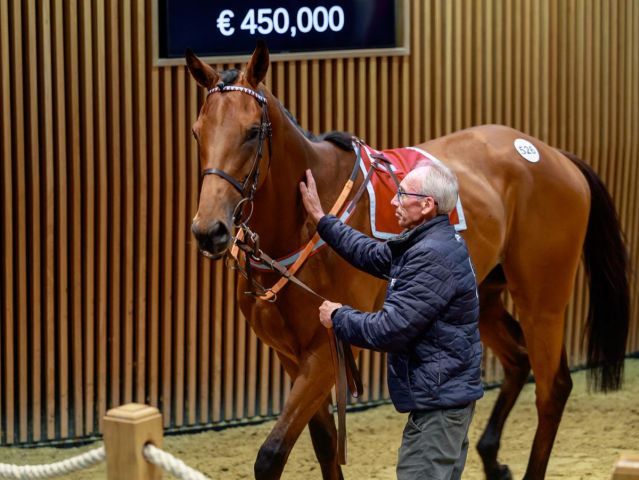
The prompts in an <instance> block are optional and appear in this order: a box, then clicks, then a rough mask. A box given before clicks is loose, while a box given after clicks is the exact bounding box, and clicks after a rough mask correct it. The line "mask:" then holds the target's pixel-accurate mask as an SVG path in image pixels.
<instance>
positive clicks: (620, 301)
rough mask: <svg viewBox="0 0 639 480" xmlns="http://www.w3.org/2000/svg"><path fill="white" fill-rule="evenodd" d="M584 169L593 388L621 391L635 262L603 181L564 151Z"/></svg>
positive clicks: (590, 355)
mask: <svg viewBox="0 0 639 480" xmlns="http://www.w3.org/2000/svg"><path fill="white" fill-rule="evenodd" d="M561 153H562V154H563V155H565V156H566V157H568V158H569V159H570V160H571V161H572V162H573V163H574V164H575V165H576V166H577V168H579V170H580V171H581V173H582V174H583V175H584V177H586V180H587V181H588V185H589V186H590V193H591V205H590V215H589V218H588V230H587V232H586V240H585V242H584V266H585V267H586V273H587V274H588V277H589V280H590V308H589V310H588V319H587V323H586V330H585V332H584V335H587V336H588V360H587V362H588V363H587V367H588V368H589V378H588V380H589V382H588V384H589V386H593V385H594V389H595V390H596V391H603V392H608V391H613V390H618V389H619V388H621V385H622V382H623V364H624V358H625V353H626V339H627V336H628V322H629V316H630V315H629V314H630V290H629V286H628V283H629V282H628V277H629V275H630V259H629V254H628V250H627V249H626V245H625V242H624V237H623V233H622V231H621V225H620V224H619V217H618V215H617V210H616V209H615V205H614V203H613V201H612V198H611V197H610V194H609V193H608V190H607V189H606V186H605V185H604V183H603V181H602V180H601V178H599V177H598V176H597V174H596V173H595V171H594V170H593V169H592V168H591V167H590V166H589V165H588V164H587V163H586V162H584V161H583V160H581V159H579V158H578V157H577V156H576V155H574V154H572V153H570V152H564V151H562V152H561Z"/></svg>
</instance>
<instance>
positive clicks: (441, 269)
mask: <svg viewBox="0 0 639 480" xmlns="http://www.w3.org/2000/svg"><path fill="white" fill-rule="evenodd" d="M317 230H318V232H319V234H320V236H321V237H322V239H323V240H324V241H325V242H326V243H327V244H329V245H330V246H331V247H332V248H333V249H334V250H335V251H336V252H337V253H339V254H340V255H341V256H342V257H344V258H345V259H346V260H347V261H348V262H350V263H351V264H352V265H354V266H355V267H357V268H359V269H360V270H363V271H365V272H368V273H370V274H372V275H375V276H377V277H380V278H383V279H385V280H388V287H387V291H386V299H385V301H384V305H383V307H382V309H381V310H379V311H377V312H372V313H369V312H360V311H358V310H355V309H354V308H351V307H349V306H343V307H342V308H340V309H338V310H336V311H335V312H334V314H333V326H334V328H335V333H336V334H337V335H338V336H339V337H340V338H342V339H344V340H346V341H348V342H350V343H351V344H353V345H357V346H359V347H363V348H368V349H373V350H379V351H382V352H388V354H389V355H388V389H389V391H390V395H391V399H392V400H393V404H394V405H395V408H396V409H397V410H399V411H400V412H409V411H413V410H432V409H439V408H452V407H459V406H463V405H465V404H467V403H469V402H471V401H473V400H477V399H478V398H480V397H481V396H482V395H483V389H482V385H481V366H480V364H481V355H482V348H481V343H480V341H479V328H478V321H479V299H478V297H477V285H476V281H475V273H474V271H473V267H472V264H471V262H470V257H469V256H468V250H467V249H466V244H465V242H464V240H463V239H462V238H461V237H460V236H459V235H457V234H456V232H455V229H454V227H453V226H452V225H450V223H449V221H448V217H447V216H446V215H438V216H436V217H435V218H433V219H431V220H429V221H428V222H426V223H424V224H422V225H420V226H418V227H416V228H414V229H412V230H408V231H406V232H404V233H403V234H401V235H399V236H397V237H394V238H392V239H390V240H388V241H386V242H378V241H376V240H373V239H371V238H370V237H368V236H366V235H364V234H362V233H360V232H358V231H357V230H355V229H353V228H351V227H349V226H348V225H345V224H344V223H342V222H340V221H339V220H338V219H337V218H335V217H334V216H332V215H326V216H324V217H323V218H322V219H321V220H320V222H319V224H318V226H317Z"/></svg>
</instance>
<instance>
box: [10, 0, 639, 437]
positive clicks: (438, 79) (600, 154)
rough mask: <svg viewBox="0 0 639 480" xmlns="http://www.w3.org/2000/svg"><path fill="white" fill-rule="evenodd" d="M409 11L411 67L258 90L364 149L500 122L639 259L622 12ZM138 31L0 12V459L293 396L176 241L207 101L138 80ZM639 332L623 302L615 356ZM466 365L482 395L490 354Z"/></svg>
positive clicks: (583, 6)
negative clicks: (22, 448)
mask: <svg viewBox="0 0 639 480" xmlns="http://www.w3.org/2000/svg"><path fill="white" fill-rule="evenodd" d="M409 3H410V6H411V25H410V32H411V33H410V45H411V55H410V56H404V57H371V58H346V59H332V60H300V61H288V62H283V61H275V62H273V63H272V66H271V68H270V70H269V72H268V74H267V78H266V83H267V85H268V86H269V87H270V88H271V89H272V91H273V92H274V93H275V95H276V96H278V98H279V99H280V100H281V101H282V103H283V104H284V105H285V106H286V107H287V108H288V109H289V110H290V111H291V112H292V113H293V114H294V115H295V116H296V117H297V119H298V121H299V123H300V125H301V126H302V127H303V128H305V129H309V130H311V131H312V132H314V133H320V132H321V131H326V130H335V129H336V130H347V131H350V132H352V133H354V134H356V135H357V136H359V137H361V138H363V139H365V140H366V141H368V142H369V143H371V144H372V145H373V146H376V147H379V148H390V147H396V146H402V145H411V144H415V143H418V142H422V141H424V140H427V139H429V138H434V137H436V136H439V135H442V134H445V133H448V132H450V131H453V130H457V129H461V128H466V127H469V126H471V125H474V124H478V123H504V124H507V125H511V126H513V127H515V128H520V129H523V130H524V131H526V132H527V133H530V134H532V135H535V136H538V137H539V138H541V139H542V140H544V141H547V142H548V143H550V144H551V145H554V146H556V147H558V148H564V149H567V150H571V151H574V152H575V153H576V154H578V155H579V156H581V157H583V158H584V159H585V160H586V161H588V162H589V163H590V164H591V165H592V166H593V167H594V168H595V169H596V171H597V172H598V173H599V174H600V175H601V177H602V178H603V180H604V182H605V183H606V184H607V185H608V187H609V189H610V191H611V193H612V195H613V198H614V200H615V203H616V205H617V207H618V209H619V214H620V220H621V223H622V225H623V228H624V230H625V232H626V238H627V242H628V247H629V249H630V251H631V252H636V251H638V250H639V231H638V230H639V188H638V182H639V168H638V166H637V163H638V162H637V157H638V155H639V139H638V137H637V135H636V134H635V132H636V131H637V129H638V127H639V113H638V112H639V109H637V108H636V105H637V101H638V100H639V6H638V5H637V3H636V2H635V1H633V0H619V1H617V0H596V1H591V2H590V1H589V2H582V1H579V0H558V1H554V0H540V1H537V0H514V1H510V0H453V1H444V0H427V1H421V0H410V1H409ZM152 13H153V1H152V0H106V1H105V2H83V1H78V0H68V1H66V0H65V1H62V0H42V1H36V0H24V1H23V2H10V1H8V0H0V55H1V56H2V59H3V60H4V61H3V63H2V70H1V73H0V106H1V107H2V114H1V116H0V119H1V121H2V125H1V128H0V154H1V155H2V158H1V161H2V165H1V168H0V175H1V178H0V183H1V184H2V194H1V198H0V199H1V200H2V206H1V207H0V220H1V221H2V235H1V236H0V248H1V249H2V252H0V258H1V259H2V264H3V271H2V273H1V274H0V275H1V276H0V308H1V312H2V314H1V317H0V334H1V335H2V340H0V443H1V444H13V443H35V442H41V441H46V440H55V439H66V438H70V437H82V436H88V435H94V434H96V433H99V419H100V418H101V416H102V415H103V414H104V412H105V410H106V409H107V408H109V407H110V406H114V405H117V404H120V403H122V402H127V401H131V400H135V401H138V402H148V403H151V404H152V405H155V406H158V407H159V408H160V409H161V410H162V412H163V414H164V425H165V427H167V428H171V429H180V428H182V427H184V426H187V425H196V424H199V425H220V424H224V423H235V422H237V421H241V420H242V419H245V418H251V417H255V416H261V417H265V416H271V415H275V414H277V413H279V412H280V411H281V408H282V406H283V403H284V401H285V400H286V398H287V397H288V395H289V393H290V388H291V382H290V378H289V377H288V376H287V375H285V374H284V372H283V370H282V367H281V364H280V361H279V359H278V358H277V356H276V355H275V353H274V352H273V351H271V350H270V349H269V348H268V347H266V346H265V345H263V344H262V343H261V342H260V341H259V340H258V339H257V338H256V336H255V334H254V333H253V332H252V331H251V330H250V328H249V327H248V324H247V323H246V320H245V319H244V318H243V317H242V315H241V314H240V312H239V309H238V305H237V302H236V300H235V288H236V278H235V274H234V273H233V272H230V271H228V270H227V269H225V267H224V265H222V264H221V263H216V264H213V263H211V262H208V261H206V260H204V259H203V258H202V257H200V256H199V254H198V252H197V248H196V245H195V243H194V241H193V239H192V238H191V235H190V231H189V228H190V222H191V217H192V216H193V214H194V213H195V211H196V209H197V201H198V195H199V187H200V178H199V169H200V166H199V164H198V159H197V157H198V152H197V146H196V144H195V142H194V141H193V140H192V139H191V136H190V132H189V129H190V127H191V124H192V122H193V121H194V120H195V119H196V117H197V113H198V111H199V107H200V105H201V104H202V102H203V101H204V98H205V96H204V92H202V89H200V88H199V87H197V86H196V85H195V83H194V82H193V81H192V79H191V78H190V76H189V75H188V72H187V71H186V69H185V68H184V66H176V67H154V66H153V64H152V55H151V45H152V44H153V41H154V40H153V37H152V33H151V32H152ZM242 66H243V65H241V64H240V65H218V68H220V69H222V68H225V67H242ZM633 262H634V263H633V265H634V268H635V269H636V268H637V263H636V260H634V259H633ZM575 286H576V288H575V291H574V294H573V296H572V301H571V303H570V306H569V308H568V311H567V318H566V349H567V353H568V359H569V362H570V363H571V365H579V364H583V362H584V361H585V352H584V348H583V345H582V344H581V336H582V335H583V330H584V316H585V315H586V314H587V310H588V300H589V294H588V290H587V282H586V278H585V272H584V271H583V269H581V268H580V269H579V272H578V274H577V278H576V282H575ZM631 288H632V293H631V294H632V298H633V299H636V298H637V296H638V295H639V282H637V280H636V279H634V280H633V282H632V285H631ZM507 305H508V307H509V308H511V309H512V308H513V305H512V301H511V300H508V302H507ZM638 314H639V313H638V306H637V302H636V301H635V302H634V303H633V305H632V324H631V327H630V336H629V339H628V351H637V350H638V349H639V338H638V336H639V330H638V319H637V316H638ZM359 362H360V366H361V370H362V376H363V381H364V385H365V388H366V390H365V392H364V395H363V396H362V398H361V399H359V400H358V402H368V401H375V400H378V399H379V398H382V397H387V396H388V388H387V385H386V371H385V365H386V363H385V357H383V356H382V355H380V354H378V353H372V352H362V353H361V354H360V357H359ZM483 367H484V378H485V380H486V381H488V382H495V381H498V380H499V379H500V378H501V376H502V369H501V367H500V365H499V364H498V363H497V361H496V358H495V357H494V355H493V354H492V352H490V351H487V352H486V355H485V358H484V365H483Z"/></svg>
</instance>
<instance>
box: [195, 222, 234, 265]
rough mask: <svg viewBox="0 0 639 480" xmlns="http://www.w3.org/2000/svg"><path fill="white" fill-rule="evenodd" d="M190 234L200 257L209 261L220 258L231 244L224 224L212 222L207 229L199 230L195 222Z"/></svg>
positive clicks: (229, 234) (228, 232) (229, 235)
mask: <svg viewBox="0 0 639 480" xmlns="http://www.w3.org/2000/svg"><path fill="white" fill-rule="evenodd" d="M191 232H193V236H194V237H195V239H196V240H197V244H198V248H199V249H200V252H201V253H202V255H204V256H205V257H206V258H210V259H211V260H218V259H220V258H222V256H223V255H224V253H226V250H227V249H228V248H229V246H230V244H231V233H230V231H229V229H228V227H227V226H226V225H225V224H224V222H220V221H218V220H216V221H214V222H213V223H212V224H211V225H210V227H209V228H207V229H205V228H201V227H200V225H199V224H198V223H196V222H193V224H192V225H191Z"/></svg>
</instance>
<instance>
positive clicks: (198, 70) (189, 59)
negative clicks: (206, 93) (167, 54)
mask: <svg viewBox="0 0 639 480" xmlns="http://www.w3.org/2000/svg"><path fill="white" fill-rule="evenodd" d="M186 66H187V67H188V69H189V72H191V76H192V77H193V78H194V79H195V81H196V82H197V83H199V84H200V85H201V86H202V87H204V88H206V89H207V90H209V89H211V88H213V87H214V86H215V85H216V84H217V81H218V80H219V79H220V76H219V75H218V74H217V71H216V70H215V69H214V68H213V67H211V66H210V65H207V64H206V63H204V62H203V61H202V60H200V59H199V58H197V55H195V53H193V51H192V50H191V49H190V48H187V49H186Z"/></svg>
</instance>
